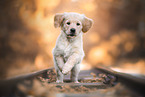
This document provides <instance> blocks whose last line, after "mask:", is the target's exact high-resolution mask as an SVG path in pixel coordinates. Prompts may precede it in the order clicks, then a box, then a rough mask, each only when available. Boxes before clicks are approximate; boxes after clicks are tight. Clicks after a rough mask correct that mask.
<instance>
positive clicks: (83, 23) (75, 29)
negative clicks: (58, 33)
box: [54, 12, 92, 38]
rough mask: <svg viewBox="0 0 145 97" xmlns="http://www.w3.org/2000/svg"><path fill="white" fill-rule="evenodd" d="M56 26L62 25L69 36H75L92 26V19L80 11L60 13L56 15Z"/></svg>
mask: <svg viewBox="0 0 145 97" xmlns="http://www.w3.org/2000/svg"><path fill="white" fill-rule="evenodd" d="M54 26H55V27H56V28H57V27H61V29H62V30H63V32H64V33H65V34H66V35H67V37H70V38H73V37H75V36H77V35H79V33H81V32H84V33H85V32H87V31H88V30H89V29H90V28H91V26H92V19H89V18H87V17H86V16H85V15H83V14H78V13H72V12H71V13H58V14H56V15H55V17H54Z"/></svg>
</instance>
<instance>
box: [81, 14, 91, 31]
mask: <svg viewBox="0 0 145 97" xmlns="http://www.w3.org/2000/svg"><path fill="white" fill-rule="evenodd" d="M82 24H83V28H82V31H83V32H84V33H85V32H87V31H88V30H89V29H90V28H91V26H92V24H93V20H92V19H89V18H87V17H86V16H84V19H83V21H82Z"/></svg>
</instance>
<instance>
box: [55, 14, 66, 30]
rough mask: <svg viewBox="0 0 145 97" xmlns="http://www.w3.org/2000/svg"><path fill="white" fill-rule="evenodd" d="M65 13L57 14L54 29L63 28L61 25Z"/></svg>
mask: <svg viewBox="0 0 145 97" xmlns="http://www.w3.org/2000/svg"><path fill="white" fill-rule="evenodd" d="M63 17H64V16H63V13H57V14H55V16H54V27H55V28H57V27H60V26H61V23H62V21H63Z"/></svg>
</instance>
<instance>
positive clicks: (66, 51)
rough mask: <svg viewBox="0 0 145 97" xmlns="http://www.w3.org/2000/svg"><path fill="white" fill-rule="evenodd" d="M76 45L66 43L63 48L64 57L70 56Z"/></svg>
mask: <svg viewBox="0 0 145 97" xmlns="http://www.w3.org/2000/svg"><path fill="white" fill-rule="evenodd" d="M73 48H74V46H73V45H72V44H65V45H63V47H62V48H61V51H62V52H63V56H64V57H69V56H70V55H71V54H72V53H73V52H74V49H73Z"/></svg>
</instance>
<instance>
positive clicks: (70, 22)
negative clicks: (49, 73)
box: [53, 12, 92, 83]
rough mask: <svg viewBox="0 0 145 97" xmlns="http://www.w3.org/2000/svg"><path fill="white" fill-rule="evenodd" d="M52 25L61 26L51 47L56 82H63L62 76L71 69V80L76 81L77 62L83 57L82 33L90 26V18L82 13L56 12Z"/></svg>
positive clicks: (78, 68)
mask: <svg viewBox="0 0 145 97" xmlns="http://www.w3.org/2000/svg"><path fill="white" fill-rule="evenodd" d="M54 26H55V27H56V28H57V27H61V34H60V35H59V37H58V39H57V41H56V46H55V48H54V49H53V59H54V66H55V70H56V73H57V82H58V83H63V76H64V75H65V74H68V73H69V72H70V71H71V81H72V82H75V83H78V74H79V72H80V65H79V64H80V63H81V61H82V59H83V57H84V51H83V40H82V39H83V37H82V35H83V33H85V32H87V31H88V30H89V29H90V28H91V26H92V20H91V19H89V18H87V17H86V16H85V15H83V14H78V13H73V12H69V13H58V14H56V15H55V17H54Z"/></svg>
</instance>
